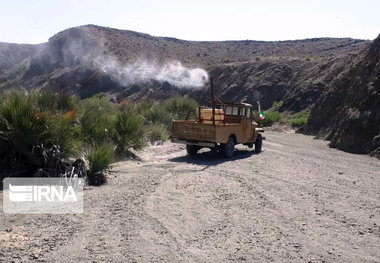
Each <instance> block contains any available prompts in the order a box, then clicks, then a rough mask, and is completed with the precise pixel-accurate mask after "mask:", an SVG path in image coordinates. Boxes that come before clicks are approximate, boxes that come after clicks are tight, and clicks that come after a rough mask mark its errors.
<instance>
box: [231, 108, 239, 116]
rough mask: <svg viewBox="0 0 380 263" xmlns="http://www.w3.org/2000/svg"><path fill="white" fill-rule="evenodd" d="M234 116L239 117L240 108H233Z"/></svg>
mask: <svg viewBox="0 0 380 263" xmlns="http://www.w3.org/2000/svg"><path fill="white" fill-rule="evenodd" d="M232 115H234V116H238V115H239V108H238V107H233V108H232Z"/></svg>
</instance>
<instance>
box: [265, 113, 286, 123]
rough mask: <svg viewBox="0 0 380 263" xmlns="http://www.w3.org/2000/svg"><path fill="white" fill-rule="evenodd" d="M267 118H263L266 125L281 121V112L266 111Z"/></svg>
mask: <svg viewBox="0 0 380 263" xmlns="http://www.w3.org/2000/svg"><path fill="white" fill-rule="evenodd" d="M264 115H265V119H264V120H263V124H264V126H271V125H272V124H274V123H275V122H280V121H281V120H282V118H281V114H280V113H279V112H277V111H266V112H264Z"/></svg>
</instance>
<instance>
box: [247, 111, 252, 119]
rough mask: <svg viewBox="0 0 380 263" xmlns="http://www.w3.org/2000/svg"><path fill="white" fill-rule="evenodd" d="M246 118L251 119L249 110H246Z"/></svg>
mask: <svg viewBox="0 0 380 263" xmlns="http://www.w3.org/2000/svg"><path fill="white" fill-rule="evenodd" d="M247 118H248V119H250V118H251V109H248V110H247Z"/></svg>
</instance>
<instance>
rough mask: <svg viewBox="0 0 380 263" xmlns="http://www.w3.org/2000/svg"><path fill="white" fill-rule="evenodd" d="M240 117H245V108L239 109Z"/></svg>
mask: <svg viewBox="0 0 380 263" xmlns="http://www.w3.org/2000/svg"><path fill="white" fill-rule="evenodd" d="M240 116H245V108H240Z"/></svg>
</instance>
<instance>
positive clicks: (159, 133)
mask: <svg viewBox="0 0 380 263" xmlns="http://www.w3.org/2000/svg"><path fill="white" fill-rule="evenodd" d="M148 135H149V141H150V142H151V143H155V142H158V141H162V142H164V141H166V140H167V139H168V138H169V133H168V130H167V129H166V127H165V126H164V125H162V124H153V125H152V127H151V128H150V132H149V134H148Z"/></svg>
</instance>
